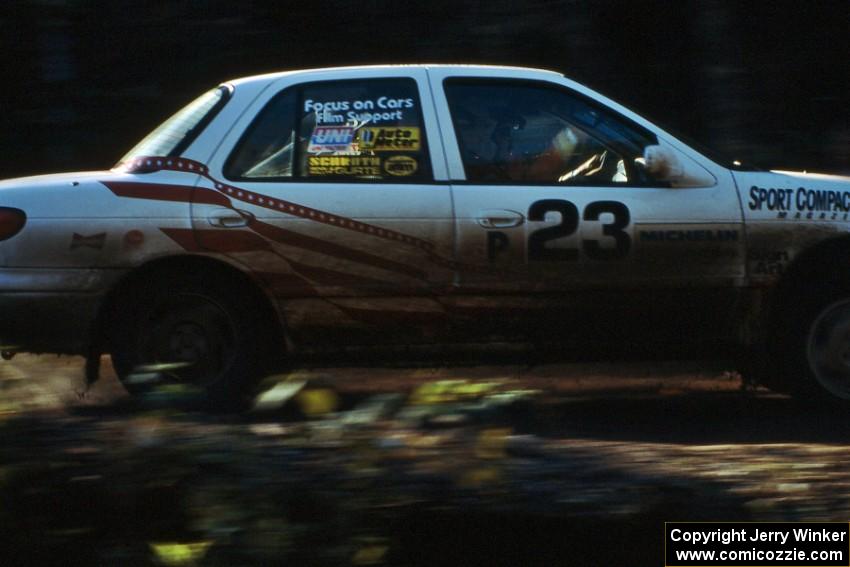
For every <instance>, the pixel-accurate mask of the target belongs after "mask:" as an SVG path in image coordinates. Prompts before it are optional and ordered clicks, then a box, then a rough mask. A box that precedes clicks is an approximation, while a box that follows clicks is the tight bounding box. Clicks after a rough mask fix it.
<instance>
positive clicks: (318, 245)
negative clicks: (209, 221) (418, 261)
mask: <svg viewBox="0 0 850 567" xmlns="http://www.w3.org/2000/svg"><path fill="white" fill-rule="evenodd" d="M248 227H249V228H251V229H252V230H254V231H256V232H257V234H261V235H263V236H265V237H266V238H268V239H270V240H274V241H275V242H279V243H281V244H289V245H291V246H295V247H298V248H306V249H307V250H312V251H314V252H319V253H320V254H326V255H328V256H334V257H336V258H342V259H344V260H352V261H354V262H360V263H361V264H368V265H370V266H374V267H376V268H383V269H385V270H389V271H391V272H396V273H399V274H403V275H406V276H410V277H413V278H417V279H425V272H423V271H422V270H418V269H416V268H413V267H411V266H407V265H405V264H401V263H399V262H394V261H392V260H387V259H386V258H381V257H380V256H375V255H374V254H369V253H368V252H361V251H359V250H352V249H351V248H346V247H345V246H340V245H339V244H334V243H332V242H327V241H325V240H320V239H318V238H314V237H312V236H307V235H306V234H301V233H299V232H294V231H291V230H287V229H285V228H281V227H279V226H275V225H272V224H268V223H264V222H262V221H258V220H256V219H252V220H251V221H249V222H248Z"/></svg>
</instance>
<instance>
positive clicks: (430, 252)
mask: <svg viewBox="0 0 850 567" xmlns="http://www.w3.org/2000/svg"><path fill="white" fill-rule="evenodd" d="M120 169H121V170H122V171H127V172H129V173H152V172H155V171H161V170H166V171H178V172H184V173H193V174H197V175H200V176H201V177H204V178H206V179H208V180H209V181H211V182H212V183H213V184H214V186H215V189H216V191H218V193H216V192H215V191H213V190H211V189H204V188H194V191H195V192H196V193H195V197H194V200H195V201H196V202H199V203H209V204H217V205H221V206H224V207H229V208H232V209H234V210H235V208H234V207H233V205H232V202H231V199H234V200H237V201H242V202H245V203H250V204H252V205H255V206H257V207H262V208H265V209H269V210H274V211H278V212H281V213H285V214H288V215H292V216H295V217H299V218H304V219H307V220H310V221H313V222H318V223H322V224H325V225H328V226H335V227H339V228H342V229H345V230H352V231H355V232H359V233H361V234H367V235H370V236H374V237H376V238H381V239H384V240H390V241H394V242H401V243H404V244H406V245H409V246H414V247H416V248H419V249H420V250H422V251H423V252H424V253H425V257H426V258H427V259H428V261H430V262H431V263H433V264H435V265H438V266H441V267H443V268H446V269H450V270H459V269H462V270H464V271H468V272H475V273H486V274H491V275H502V276H511V275H516V272H515V271H513V270H509V269H504V268H501V269H500V268H492V267H490V266H476V265H471V264H460V263H458V262H456V261H454V260H452V259H449V258H444V257H442V256H440V255H438V254H437V253H436V252H435V246H434V244H433V243H431V242H429V241H427V240H423V239H421V238H417V237H415V236H410V235H407V234H403V233H401V232H397V231H394V230H390V229H386V228H382V227H379V226H375V225H371V224H368V223H364V222H360V221H357V220H353V219H350V218H346V217H342V216H339V215H336V214H333V213H329V212H327V211H322V210H319V209H314V208H312V207H307V206H304V205H300V204H298V203H293V202H290V201H286V200H284V199H277V198H273V197H269V196H268V195H264V194H262V193H255V192H253V191H249V190H247V189H242V188H240V187H235V186H233V185H229V184H227V183H222V182H220V181H218V180H217V179H215V178H213V177H212V176H210V174H209V168H208V167H207V166H205V165H204V164H202V163H200V162H197V161H194V160H190V159H185V158H165V157H155V156H153V157H138V158H134V159H133V160H131V161H129V162H127V163H126V164H124V165H123V166H122V167H121V168H120ZM104 184H105V185H106V186H107V187H109V188H110V189H111V190H112V191H113V192H115V193H116V195H120V196H126V197H134V198H142V199H161V200H171V201H186V200H188V199H189V198H190V196H191V190H192V188H191V187H189V186H181V185H157V184H146V183H132V182H104ZM143 187H144V189H143ZM151 187H153V188H155V189H153V191H152V192H151V193H149V192H148V190H149V188H151ZM249 228H250V229H252V230H254V231H256V232H257V233H259V234H262V235H263V236H265V237H267V238H269V239H271V240H274V241H275V242H280V243H282V244H289V245H292V246H297V247H301V248H306V249H308V250H313V251H315V252H320V253H322V254H327V255H330V256H335V257H339V258H344V259H348V260H352V261H355V262H360V263H364V264H368V265H370V266H374V267H378V268H382V269H386V270H389V271H393V272H396V273H400V274H404V275H407V276H411V277H413V278H417V279H420V280H424V279H425V272H424V271H423V270H419V269H416V268H413V267H410V266H407V265H405V264H401V263H399V262H394V261H392V260H387V259H385V258H382V257H380V256H375V255H373V254H369V253H367V252H360V251H357V250H352V249H350V248H346V247H345V246H340V245H337V244H333V243H330V242H326V241H324V240H319V239H317V238H313V237H310V236H306V235H303V234H299V233H297V232H292V231H289V230H286V229H283V228H280V227H278V226H275V225H270V224H267V223H263V222H261V221H257V220H254V221H252V222H250V223H249ZM231 233H232V232H231V231H228V234H231Z"/></svg>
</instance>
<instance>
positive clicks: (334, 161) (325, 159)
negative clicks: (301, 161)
mask: <svg viewBox="0 0 850 567" xmlns="http://www.w3.org/2000/svg"><path fill="white" fill-rule="evenodd" d="M307 171H308V173H309V174H310V175H368V176H376V177H380V175H381V158H377V157H370V156H310V157H309V158H308V161H307Z"/></svg>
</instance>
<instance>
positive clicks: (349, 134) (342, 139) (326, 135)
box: [307, 126, 354, 154]
mask: <svg viewBox="0 0 850 567" xmlns="http://www.w3.org/2000/svg"><path fill="white" fill-rule="evenodd" d="M352 142H354V127H353V126H316V128H315V130H313V134H312V135H311V136H310V145H309V146H307V153H311V154H318V153H323V152H350V151H353V150H354V147H353V146H352Z"/></svg>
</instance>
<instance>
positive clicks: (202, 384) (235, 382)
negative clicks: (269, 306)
mask: <svg viewBox="0 0 850 567" xmlns="http://www.w3.org/2000/svg"><path fill="white" fill-rule="evenodd" d="M160 276H161V277H158V279H157V281H154V282H144V283H143V284H136V285H133V286H131V288H129V289H126V290H124V292H123V293H122V295H121V297H120V299H119V302H118V309H117V310H116V314H117V316H116V317H114V318H113V332H112V333H111V335H112V348H111V350H112V361H113V365H114V366H115V370H116V372H117V374H118V376H119V378H120V379H121V381H122V382H123V383H124V386H125V387H126V388H127V390H128V392H130V393H131V394H143V393H145V392H146V391H148V390H149V389H150V387H151V385H150V384H149V383H144V382H142V383H139V382H137V381H136V380H134V378H137V377H138V375H139V371H140V370H141V371H142V372H144V371H145V368H146V367H151V366H155V367H157V366H158V367H159V368H162V367H163V365H166V364H168V363H178V364H179V363H189V365H188V366H185V367H181V368H174V369H168V368H166V369H164V370H161V371H160V373H161V374H163V378H164V379H167V380H170V381H174V382H180V383H187V384H190V385H192V386H195V387H198V388H199V389H201V390H202V391H203V394H204V402H205V405H207V406H208V407H209V408H210V409H215V410H237V409H240V408H242V407H244V402H245V400H246V396H247V394H248V393H249V392H250V390H251V388H252V386H253V385H254V384H255V383H256V381H257V380H258V379H259V378H260V376H261V375H262V373H263V372H264V371H265V370H267V365H268V361H269V360H270V350H271V348H270V346H271V345H270V341H269V340H268V333H264V330H265V329H264V327H263V325H261V324H260V321H262V320H264V319H263V318H262V317H260V315H261V313H260V312H259V309H260V306H259V305H258V303H257V301H255V300H254V298H253V296H252V294H250V293H245V289H244V286H236V285H234V284H233V283H231V282H228V281H220V280H218V279H216V278H204V277H203V276H202V275H200V274H198V275H188V276H183V275H180V276H174V275H171V274H169V275H168V276H167V277H166V276H164V275H160ZM134 374H135V376H134Z"/></svg>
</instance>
